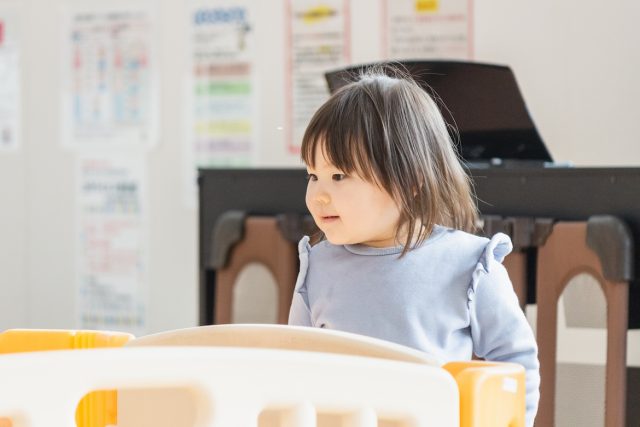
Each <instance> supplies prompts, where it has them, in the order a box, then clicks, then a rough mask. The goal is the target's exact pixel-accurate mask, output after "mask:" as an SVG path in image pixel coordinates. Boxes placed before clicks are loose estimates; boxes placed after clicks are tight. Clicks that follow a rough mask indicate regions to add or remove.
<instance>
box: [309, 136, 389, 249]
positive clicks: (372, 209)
mask: <svg viewBox="0 0 640 427" xmlns="http://www.w3.org/2000/svg"><path fill="white" fill-rule="evenodd" d="M315 163H316V167H315V168H311V167H310V166H308V167H307V171H308V173H309V183H308V184H307V196H306V202H307V208H309V211H310V212H311V215H312V216H313V219H314V220H315V222H316V224H317V225H318V227H320V229H321V230H322V231H323V232H324V234H325V236H326V237H327V239H328V240H329V241H330V242H331V243H333V244H336V245H344V244H363V245H367V246H374V247H388V246H396V245H398V244H399V243H398V242H397V241H396V238H395V237H396V236H395V234H396V227H397V225H398V222H399V220H400V210H399V209H398V206H397V205H396V203H395V202H394V201H393V199H392V198H391V196H390V195H389V194H388V193H386V192H385V191H384V190H382V189H381V188H379V187H378V186H377V185H375V184H372V183H370V182H367V181H365V180H364V179H362V178H360V177H359V176H358V175H355V174H352V175H349V176H347V175H345V174H344V173H343V172H342V171H341V170H339V169H337V168H336V167H335V166H333V165H332V164H330V163H329V162H328V161H327V160H326V158H325V157H324V153H323V152H322V148H321V144H318V145H317V147H316V152H315Z"/></svg>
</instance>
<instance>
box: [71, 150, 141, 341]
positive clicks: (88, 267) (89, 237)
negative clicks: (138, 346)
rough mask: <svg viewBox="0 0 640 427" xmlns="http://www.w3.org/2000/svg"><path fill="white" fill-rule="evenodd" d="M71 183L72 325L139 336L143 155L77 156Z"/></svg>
mask: <svg viewBox="0 0 640 427" xmlns="http://www.w3.org/2000/svg"><path fill="white" fill-rule="evenodd" d="M76 181H77V183H78V189H77V195H76V207H77V209H76V227H77V239H78V240H77V255H76V260H77V287H76V288H77V319H78V320H77V322H78V327H79V328H83V329H100V330H118V331H126V332H130V333H132V334H134V335H136V336H139V335H144V334H145V333H146V327H147V320H146V306H147V304H146V301H147V291H146V280H147V248H146V242H147V232H146V229H145V224H147V214H146V183H145V168H144V158H143V155H142V154H138V155H135V156H134V155H132V154H128V155H126V156H125V155H113V154H111V155H101V156H97V155H96V156H88V155H82V156H79V158H78V167H77V179H76Z"/></svg>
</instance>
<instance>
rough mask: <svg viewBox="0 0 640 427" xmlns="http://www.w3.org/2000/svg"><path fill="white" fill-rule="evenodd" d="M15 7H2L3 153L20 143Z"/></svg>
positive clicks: (0, 101)
mask: <svg viewBox="0 0 640 427" xmlns="http://www.w3.org/2000/svg"><path fill="white" fill-rule="evenodd" d="M17 16H18V15H17V12H16V11H15V10H14V9H13V8H6V7H2V8H0V151H13V150H16V149H17V148H18V146H19V144H20V108H21V107H20V105H21V102H20V93H21V92H20V49H19V43H18V26H19V23H18V18H17Z"/></svg>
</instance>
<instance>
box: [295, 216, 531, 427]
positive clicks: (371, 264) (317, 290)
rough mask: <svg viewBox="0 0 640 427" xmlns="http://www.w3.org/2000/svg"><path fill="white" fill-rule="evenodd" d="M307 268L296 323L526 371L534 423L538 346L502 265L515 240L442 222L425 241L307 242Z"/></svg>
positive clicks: (302, 247) (303, 245)
mask: <svg viewBox="0 0 640 427" xmlns="http://www.w3.org/2000/svg"><path fill="white" fill-rule="evenodd" d="M298 249H299V253H300V273H299V275H298V280H297V282H296V287H295V292H294V296H293V302H292V305H291V311H290V313H289V324H291V325H301V326H316V327H321V328H329V329H337V330H341V331H346V332H353V333H357V334H362V335H368V336H371V337H375V338H380V339H384V340H387V341H392V342H395V343H399V344H403V345H406V346H409V347H413V348H416V349H418V350H422V351H424V352H426V353H427V354H429V355H431V356H434V357H436V358H437V359H439V360H441V361H442V362H448V361H454V360H469V359H471V357H472V353H475V354H476V355H477V356H478V357H481V358H484V359H486V360H492V361H502V362H515V363H519V364H521V365H523V366H524V367H525V369H526V380H527V397H526V400H527V425H528V426H532V425H533V419H534V417H535V414H536V412H537V408H538V400H539V396H540V394H539V391H538V387H539V385H540V373H539V363H538V348H537V345H536V340H535V337H534V336H533V332H532V331H531V328H530V327H529V324H528V323H527V320H526V318H525V316H524V313H523V312H522V310H521V309H520V306H519V305H518V299H517V297H516V295H515V293H514V291H513V287H512V285H511V281H510V280H509V276H508V275H507V271H506V270H505V268H504V266H503V265H502V264H501V263H502V260H503V259H504V257H505V256H506V255H507V254H508V253H509V252H511V249H512V245H511V240H509V237H507V236H506V235H504V234H501V233H499V234H496V235H495V236H494V237H493V238H492V239H491V240H489V239H486V238H483V237H478V236H475V235H473V234H469V233H465V232H462V231H458V230H452V229H448V228H444V227H438V226H437V227H435V228H434V230H433V232H432V234H431V236H430V237H429V238H428V239H427V240H426V241H425V242H424V243H423V244H422V245H420V246H418V247H417V248H415V249H413V250H411V251H409V252H408V253H407V254H406V255H405V256H404V257H402V258H399V256H400V253H401V252H402V247H401V246H398V247H390V248H373V247H369V246H363V245H333V244H331V243H330V242H328V241H326V240H325V241H322V242H320V243H318V244H317V245H315V246H314V247H313V248H312V247H311V246H310V245H309V238H308V237H306V236H305V237H304V238H303V239H302V240H301V241H300V244H299V248H298Z"/></svg>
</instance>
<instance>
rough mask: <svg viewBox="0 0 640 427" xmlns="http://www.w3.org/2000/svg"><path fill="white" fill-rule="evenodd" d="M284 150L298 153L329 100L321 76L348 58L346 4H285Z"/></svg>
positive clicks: (317, 0)
mask: <svg viewBox="0 0 640 427" xmlns="http://www.w3.org/2000/svg"><path fill="white" fill-rule="evenodd" d="M287 22H289V33H288V37H287V39H288V40H287V43H288V46H287V52H288V55H289V67H288V79H287V80H288V81H287V87H288V88H291V89H288V90H290V91H291V92H290V93H289V95H288V97H287V98H288V105H287V116H288V120H287V123H289V135H288V138H287V139H288V147H289V151H290V152H292V153H297V152H299V151H300V144H301V142H302V136H303V135H304V131H305V129H306V127H307V124H308V123H309V119H311V116H312V115H313V113H315V111H316V110H317V109H318V107H320V105H322V103H323V102H324V101H326V100H327V98H328V97H329V89H328V88H327V83H326V81H325V79H324V73H325V72H326V71H329V70H331V69H336V68H340V67H343V66H346V65H347V64H348V63H349V62H350V57H351V34H350V16H349V2H348V1H347V0H295V1H293V0H287Z"/></svg>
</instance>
